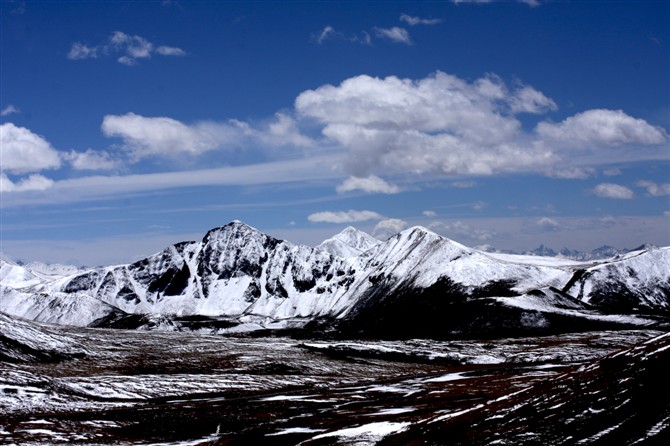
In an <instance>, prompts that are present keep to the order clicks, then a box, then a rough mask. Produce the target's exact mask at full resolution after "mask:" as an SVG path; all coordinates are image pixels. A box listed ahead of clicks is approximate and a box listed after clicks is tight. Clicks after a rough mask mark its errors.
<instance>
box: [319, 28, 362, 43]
mask: <svg viewBox="0 0 670 446" xmlns="http://www.w3.org/2000/svg"><path fill="white" fill-rule="evenodd" d="M312 40H313V41H315V42H316V43H318V44H319V45H323V44H324V42H326V41H327V40H344V41H348V42H351V43H360V44H363V45H371V44H372V37H371V36H370V33H368V32H367V31H361V32H360V33H359V34H349V35H347V34H345V33H343V32H341V31H337V30H335V28H333V27H332V26H330V25H326V26H324V27H323V29H322V30H321V31H319V32H318V33H315V34H312Z"/></svg>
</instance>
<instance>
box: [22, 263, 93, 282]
mask: <svg viewBox="0 0 670 446" xmlns="http://www.w3.org/2000/svg"><path fill="white" fill-rule="evenodd" d="M25 268H26V269H27V270H28V271H30V272H31V273H33V274H35V275H36V276H38V277H40V278H43V279H57V278H60V277H66V276H72V275H75V274H78V273H80V272H81V271H82V268H79V267H77V266H74V265H62V264H60V263H43V262H30V263H27V264H26V265H25Z"/></svg>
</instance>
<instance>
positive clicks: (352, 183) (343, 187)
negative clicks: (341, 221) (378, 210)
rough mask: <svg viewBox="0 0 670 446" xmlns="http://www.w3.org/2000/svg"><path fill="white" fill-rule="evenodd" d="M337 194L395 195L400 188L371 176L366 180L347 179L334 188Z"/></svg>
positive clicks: (357, 178) (358, 178)
mask: <svg viewBox="0 0 670 446" xmlns="http://www.w3.org/2000/svg"><path fill="white" fill-rule="evenodd" d="M336 190H337V192H338V193H345V192H352V191H356V190H360V191H363V192H367V193H371V194H374V193H380V194H397V193H399V192H400V188H399V187H398V186H396V185H395V184H390V183H387V182H386V181H384V180H383V179H381V178H379V177H377V176H374V175H371V176H369V177H366V178H360V177H349V178H347V179H346V180H344V182H342V184H340V185H338V186H337V188H336Z"/></svg>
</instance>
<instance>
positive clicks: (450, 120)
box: [295, 72, 556, 177]
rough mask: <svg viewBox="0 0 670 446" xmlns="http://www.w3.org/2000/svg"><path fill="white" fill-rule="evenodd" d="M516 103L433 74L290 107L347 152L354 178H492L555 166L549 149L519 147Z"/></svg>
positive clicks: (328, 88)
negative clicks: (437, 175) (420, 175)
mask: <svg viewBox="0 0 670 446" xmlns="http://www.w3.org/2000/svg"><path fill="white" fill-rule="evenodd" d="M516 98H517V96H515V93H514V92H510V91H509V90H508V89H507V88H506V86H505V85H504V84H503V83H502V81H500V80H499V79H497V78H495V77H490V76H487V77H485V78H482V79H479V80H477V81H475V82H472V83H469V82H467V81H464V80H462V79H460V78H458V77H456V76H451V75H448V74H446V73H443V72H437V73H435V74H433V75H431V76H429V77H427V78H425V79H420V80H417V81H414V80H410V79H399V78H397V77H395V76H389V77H386V78H383V79H380V78H374V77H370V76H366V75H361V76H356V77H353V78H349V79H346V80H345V81H343V82H342V83H341V84H340V85H338V86H333V85H324V86H321V87H319V88H317V89H315V90H308V91H305V92H303V93H301V94H300V95H299V96H298V98H297V99H296V102H295V106H296V109H297V111H298V113H299V114H300V115H302V116H303V117H308V118H312V119H315V120H317V121H319V122H321V123H322V124H323V125H324V127H323V130H322V132H323V134H324V135H325V136H326V137H327V138H329V139H331V140H333V141H335V142H337V143H339V144H340V145H341V146H343V147H344V148H345V149H347V151H348V153H349V154H350V157H351V163H350V165H349V168H350V169H351V171H352V172H353V173H354V174H355V175H356V176H361V177H362V176H366V175H368V174H370V173H372V172H374V171H375V170H377V171H391V172H394V171H395V172H397V171H401V172H407V171H409V172H413V173H426V172H429V173H446V174H491V173H497V172H505V171H524V170H531V169H537V168H538V166H548V165H550V164H551V163H552V162H555V161H556V157H555V156H554V154H553V153H552V152H551V150H550V149H549V148H547V147H545V146H544V145H543V144H540V143H537V142H525V143H521V142H519V141H520V139H521V136H523V134H522V132H521V124H520V122H519V120H518V119H516V118H515V117H514V115H513V112H512V111H511V109H512V108H515V107H514V106H513V105H512V104H514V103H516V102H515V101H517V99H516ZM538 107H539V106H538ZM517 108H518V107H517Z"/></svg>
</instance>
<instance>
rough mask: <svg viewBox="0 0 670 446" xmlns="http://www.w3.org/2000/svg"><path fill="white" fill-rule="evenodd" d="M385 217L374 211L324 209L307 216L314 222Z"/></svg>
mask: <svg viewBox="0 0 670 446" xmlns="http://www.w3.org/2000/svg"><path fill="white" fill-rule="evenodd" d="M383 218H384V217H383V216H382V215H380V214H378V213H377V212H374V211H355V210H349V211H338V212H331V211H324V212H315V213H314V214H311V215H309V216H308V217H307V220H309V221H311V222H312V223H355V222H361V221H368V220H381V219H383Z"/></svg>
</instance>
